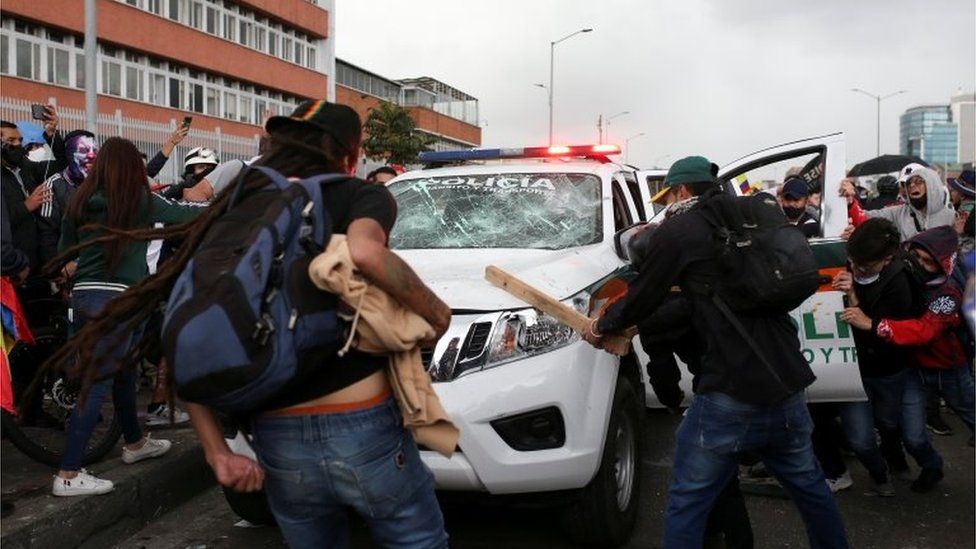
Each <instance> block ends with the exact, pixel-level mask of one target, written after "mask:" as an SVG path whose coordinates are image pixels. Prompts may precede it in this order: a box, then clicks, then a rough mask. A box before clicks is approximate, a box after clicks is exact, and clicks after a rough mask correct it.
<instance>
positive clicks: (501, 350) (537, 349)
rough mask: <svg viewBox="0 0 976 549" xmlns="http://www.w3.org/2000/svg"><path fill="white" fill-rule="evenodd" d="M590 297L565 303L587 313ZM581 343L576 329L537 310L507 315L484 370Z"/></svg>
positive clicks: (493, 338)
mask: <svg viewBox="0 0 976 549" xmlns="http://www.w3.org/2000/svg"><path fill="white" fill-rule="evenodd" d="M589 302H590V295H589V294H588V293H586V292H580V293H579V294H576V295H575V296H573V297H571V298H569V299H567V300H565V301H564V302H563V303H565V304H567V305H569V306H571V307H573V308H574V309H576V310H577V311H579V312H581V313H583V314H586V312H587V310H588V308H589ZM579 340H580V335H579V333H577V332H576V331H575V330H573V329H572V328H570V327H568V326H566V325H564V324H561V323H560V322H559V321H557V320H556V319H555V318H553V317H551V316H549V315H547V314H543V313H540V312H539V311H537V310H535V309H522V310H519V311H510V312H506V313H503V314H502V315H501V317H499V319H498V321H497V322H496V323H495V327H494V330H492V336H491V339H490V340H489V342H488V347H487V351H488V352H487V359H486V361H485V364H484V368H493V367H495V366H499V365H502V364H505V363H508V362H512V361H515V360H520V359H523V358H528V357H531V356H536V355H540V354H543V353H548V352H550V351H555V350H556V349H559V348H561V347H565V346H567V345H569V344H571V343H576V342H577V341H579Z"/></svg>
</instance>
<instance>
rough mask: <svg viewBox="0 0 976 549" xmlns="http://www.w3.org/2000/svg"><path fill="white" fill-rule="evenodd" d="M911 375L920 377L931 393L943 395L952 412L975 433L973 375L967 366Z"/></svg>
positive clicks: (923, 371) (975, 389)
mask: <svg viewBox="0 0 976 549" xmlns="http://www.w3.org/2000/svg"><path fill="white" fill-rule="evenodd" d="M911 375H918V376H919V377H920V378H921V380H922V384H923V385H924V386H925V388H926V390H927V391H928V392H929V393H935V394H938V395H941V396H942V398H944V399H945V401H946V404H948V405H949V407H950V408H952V411H953V412H955V413H956V415H957V416H959V419H961V420H962V422H963V423H965V424H966V427H969V432H970V433H972V432H973V399H974V398H976V396H974V391H976V387H974V383H973V373H972V371H970V369H969V368H966V367H965V366H957V367H955V368H953V369H951V370H932V369H928V368H919V369H918V370H914V371H913V372H912V373H911Z"/></svg>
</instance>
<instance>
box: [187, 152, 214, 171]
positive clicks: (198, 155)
mask: <svg viewBox="0 0 976 549" xmlns="http://www.w3.org/2000/svg"><path fill="white" fill-rule="evenodd" d="M195 164H211V165H214V166H216V165H217V164H220V161H219V160H217V153H215V152H214V151H213V149H208V148H207V147H197V148H195V149H192V150H191V151H190V152H188V153H186V156H184V157H183V169H184V170H185V169H187V168H189V167H190V166H193V165H195Z"/></svg>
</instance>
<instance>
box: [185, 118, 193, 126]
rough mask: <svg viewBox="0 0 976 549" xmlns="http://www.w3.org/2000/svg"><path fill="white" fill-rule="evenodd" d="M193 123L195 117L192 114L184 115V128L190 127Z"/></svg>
mask: <svg viewBox="0 0 976 549" xmlns="http://www.w3.org/2000/svg"><path fill="white" fill-rule="evenodd" d="M192 123H193V117H192V116H184V117H183V127H184V128H189V127H190V124H192Z"/></svg>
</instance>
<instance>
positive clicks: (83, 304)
mask: <svg viewBox="0 0 976 549" xmlns="http://www.w3.org/2000/svg"><path fill="white" fill-rule="evenodd" d="M118 295H119V292H113V291H107V290H78V291H76V292H74V293H73V294H72V295H71V307H72V309H73V310H74V313H73V314H74V320H73V322H72V324H71V328H72V331H73V332H75V333H77V332H78V331H79V330H81V328H82V327H83V326H84V325H85V324H86V323H87V322H88V320H89V319H90V318H92V317H94V316H95V315H97V314H98V313H99V312H101V310H102V309H104V308H105V305H107V304H108V302H109V301H111V300H112V299H114V298H115V297H117V296H118ZM120 335H121V337H122V339H121V340H120V343H119V344H118V345H117V346H115V348H114V349H113V348H111V347H113V346H114V343H115V341H116V338H118V337H120ZM141 337H142V327H139V328H137V329H136V330H134V331H133V332H132V333H129V334H125V335H122V330H121V328H119V329H116V330H113V331H112V332H111V333H110V334H108V335H106V336H105V337H103V338H102V339H100V340H99V342H98V343H97V344H96V345H95V350H94V353H93V359H94V360H95V361H96V366H95V367H96V371H97V372H98V374H100V375H101V374H106V373H108V372H111V371H113V370H118V369H119V368H120V367H121V366H122V365H121V360H122V358H123V357H124V356H125V354H126V353H127V352H128V351H129V348H130V347H131V346H132V345H134V344H136V343H138V342H139V339H140V338H141ZM136 383H137V378H136V372H135V369H134V368H122V369H121V370H120V371H118V373H116V374H115V375H114V376H112V377H110V378H108V379H103V380H101V381H96V382H95V383H92V385H91V389H90V390H89V391H88V396H87V398H85V402H84V407H83V408H81V407H79V406H75V408H74V409H73V410H72V411H71V415H70V417H69V419H68V427H67V431H68V434H67V441H66V443H65V448H64V455H63V456H61V469H62V470H63V471H77V470H79V469H81V458H82V456H83V455H84V453H85V447H86V446H87V445H88V439H90V438H91V435H92V431H94V430H95V425H96V424H97V423H98V422H99V421H103V420H107V419H108V418H103V417H101V416H102V414H101V410H102V402H103V401H104V400H105V397H106V396H107V395H108V392H109V390H111V391H112V404H113V405H114V407H115V417H117V418H118V419H119V422H120V423H121V424H122V435H123V437H124V438H125V442H126V443H128V444H133V443H135V442H139V441H140V440H142V429H141V428H140V427H139V417H138V415H137V412H136Z"/></svg>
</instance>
